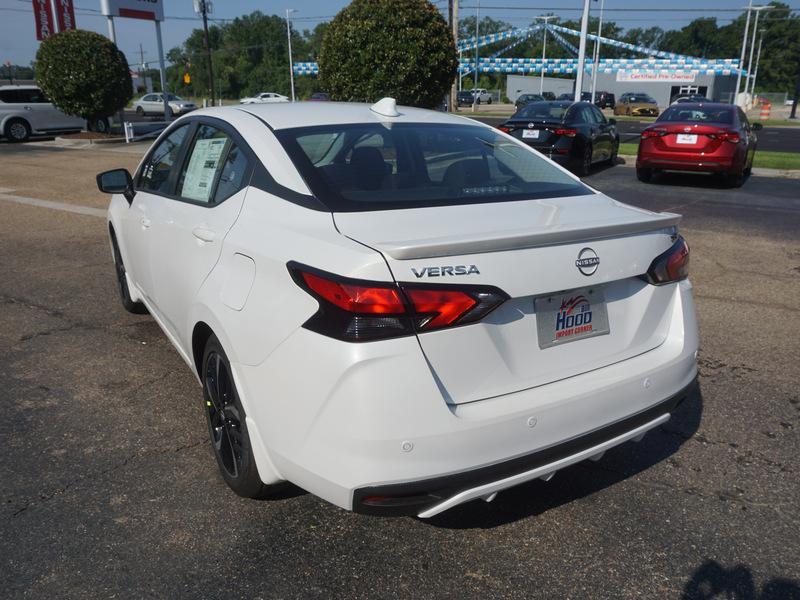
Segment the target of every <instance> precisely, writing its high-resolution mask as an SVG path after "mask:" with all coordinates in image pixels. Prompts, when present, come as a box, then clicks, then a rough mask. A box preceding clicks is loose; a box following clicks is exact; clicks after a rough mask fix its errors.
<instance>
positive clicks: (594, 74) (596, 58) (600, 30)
mask: <svg viewBox="0 0 800 600" xmlns="http://www.w3.org/2000/svg"><path fill="white" fill-rule="evenodd" d="M604 5H605V0H600V21H599V22H598V23H597V39H596V40H595V44H594V58H593V60H592V104H594V93H595V90H596V89H597V67H598V66H599V65H600V36H601V35H603V7H604Z"/></svg>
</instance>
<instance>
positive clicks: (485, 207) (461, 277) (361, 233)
mask: <svg viewBox="0 0 800 600" xmlns="http://www.w3.org/2000/svg"><path fill="white" fill-rule="evenodd" d="M334 218H335V222H336V226H337V227H338V228H339V230H340V231H341V232H342V234H344V235H346V236H348V237H350V238H352V239H354V240H356V241H359V242H361V243H363V244H365V245H367V246H369V247H371V248H374V249H375V250H377V251H379V252H381V253H382V254H383V256H384V257H385V259H386V261H387V263H388V265H389V267H390V269H391V271H392V274H393V276H394V278H395V279H396V280H397V281H398V282H401V283H425V284H427V285H441V286H459V285H483V286H491V287H496V288H500V289H501V290H503V291H504V292H506V293H507V294H508V295H509V296H510V298H509V299H508V300H507V301H506V302H505V303H503V304H502V305H501V306H500V307H499V308H497V309H496V310H495V311H494V312H492V313H490V314H489V315H488V316H487V317H485V318H484V319H483V320H482V321H480V322H478V323H474V324H471V325H466V326H462V327H454V328H448V329H441V330H437V331H431V332H425V333H420V334H418V338H419V342H420V346H421V348H422V351H423V352H424V354H425V356H426V358H427V361H428V363H429V365H430V367H431V369H432V370H433V372H434V374H435V376H436V378H437V379H438V381H439V382H440V384H441V389H442V390H443V393H444V395H445V397H446V399H447V401H448V402H450V403H454V404H459V403H464V402H472V401H476V400H480V399H483V398H489V397H494V396H497V395H501V394H506V393H511V392H515V391H519V390H523V389H528V388H531V387H536V386H538V385H543V384H545V383H548V382H552V381H556V380H559V379H563V378H565V377H570V376H573V375H576V374H578V373H582V372H586V371H589V370H592V369H596V368H599V367H602V366H604V365H607V364H611V363H613V362H618V361H620V360H624V359H626V358H629V357H631V356H635V355H637V354H640V353H642V352H646V351H647V350H650V349H652V348H654V347H656V346H658V345H659V344H661V343H662V342H663V340H664V339H665V336H666V325H667V318H666V317H665V315H667V314H668V312H669V311H668V310H667V308H668V305H669V303H670V302H671V299H672V294H671V293H670V291H669V290H668V289H667V288H669V287H670V286H665V287H655V286H651V285H648V284H646V283H645V282H644V281H643V280H641V279H640V278H639V277H638V276H639V275H641V274H643V273H645V272H646V271H647V268H648V266H649V265H650V263H651V261H652V260H653V258H655V257H656V256H657V255H659V254H660V253H662V252H663V251H664V250H666V249H667V248H668V247H669V246H670V244H671V243H672V235H673V233H674V226H675V224H676V223H677V222H678V219H679V218H680V217H679V216H678V215H673V214H666V213H665V214H657V213H652V212H649V211H645V210H641V209H637V208H633V207H629V206H625V205H623V204H620V203H617V202H615V201H613V200H611V199H609V198H607V197H605V196H603V195H600V194H597V195H589V196H577V197H571V198H558V199H547V200H529V201H522V202H503V203H492V204H475V205H462V206H449V207H430V208H420V209H413V210H391V211H372V212H362V213H336V214H335V215H334ZM587 249H590V251H591V253H586V250H587ZM591 254H595V255H596V256H597V257H598V258H599V264H598V265H596V266H595V268H594V270H593V269H592V267H591V266H589V267H587V268H586V269H584V270H585V271H587V273H584V272H582V270H581V269H580V268H578V266H577V264H576V261H578V260H579V258H581V257H585V256H591ZM590 262H591V261H590ZM447 267H450V268H447ZM458 267H462V268H458ZM581 297H583V301H582V300H581V299H580V298H581ZM567 300H571V301H573V302H577V303H578V310H579V311H586V310H592V311H594V314H596V315H597V316H596V317H595V319H596V320H595V324H596V326H597V328H596V331H595V332H594V333H597V332H600V335H593V336H591V337H585V336H582V335H576V336H572V337H571V339H574V340H575V341H566V340H564V339H562V340H556V338H555V332H554V331H553V330H552V329H553V327H555V326H556V325H555V323H556V320H557V319H558V314H557V313H560V311H559V309H558V308H557V307H556V308H555V309H554V308H553V307H554V306H555V305H554V304H553V303H556V304H558V303H561V302H565V301H567ZM584 305H588V306H589V308H588V309H584V308H581V307H582V306H584ZM548 307H549V308H548ZM561 312H563V311H561ZM600 313H603V314H602V315H601V314H600ZM564 314H565V315H566V313H564ZM575 314H577V313H575ZM567 316H568V315H567ZM565 318H566V317H563V318H562V321H563V320H564V319H565ZM573 322H574V319H573ZM603 323H606V324H607V325H608V332H607V333H606V332H604V331H602V326H603ZM548 328H550V329H548ZM570 335H571V334H570ZM582 337H583V339H580V338H582Z"/></svg>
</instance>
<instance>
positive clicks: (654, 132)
mask: <svg viewBox="0 0 800 600" xmlns="http://www.w3.org/2000/svg"><path fill="white" fill-rule="evenodd" d="M665 135H667V130H666V129H645V130H644V131H643V132H642V138H643V139H646V138H654V137H661V136H665Z"/></svg>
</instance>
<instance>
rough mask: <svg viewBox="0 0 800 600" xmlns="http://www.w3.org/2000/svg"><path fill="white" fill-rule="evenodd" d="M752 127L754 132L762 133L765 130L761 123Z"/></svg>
mask: <svg viewBox="0 0 800 600" xmlns="http://www.w3.org/2000/svg"><path fill="white" fill-rule="evenodd" d="M751 127H752V128H753V131H761V130H762V129H764V126H763V125H762V124H761V123H753V125H752V126H751Z"/></svg>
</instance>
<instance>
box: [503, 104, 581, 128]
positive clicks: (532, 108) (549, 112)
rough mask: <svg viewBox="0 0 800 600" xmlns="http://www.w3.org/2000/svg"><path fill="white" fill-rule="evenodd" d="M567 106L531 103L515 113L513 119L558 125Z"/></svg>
mask: <svg viewBox="0 0 800 600" xmlns="http://www.w3.org/2000/svg"><path fill="white" fill-rule="evenodd" d="M569 106H570V105H569V104H552V103H550V102H533V103H532V104H526V105H525V106H523V107H522V108H520V109H519V110H518V111H517V114H515V115H514V117H515V118H519V117H522V118H523V119H531V120H532V121H538V120H540V119H541V120H542V121H551V122H553V121H554V122H558V123H560V122H561V121H562V120H563V118H564V113H565V112H567V109H568V108H569Z"/></svg>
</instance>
